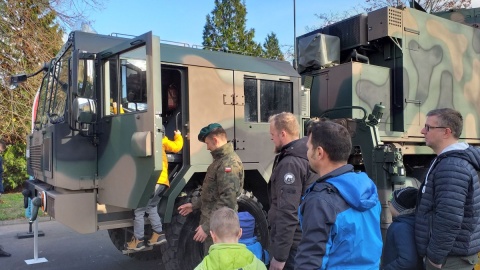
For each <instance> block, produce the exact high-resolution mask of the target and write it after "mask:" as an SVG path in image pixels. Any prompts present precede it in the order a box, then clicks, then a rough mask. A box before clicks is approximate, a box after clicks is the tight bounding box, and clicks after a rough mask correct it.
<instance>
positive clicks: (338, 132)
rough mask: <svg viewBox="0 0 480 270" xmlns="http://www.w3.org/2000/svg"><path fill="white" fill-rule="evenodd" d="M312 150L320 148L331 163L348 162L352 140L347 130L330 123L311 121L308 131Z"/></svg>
mask: <svg viewBox="0 0 480 270" xmlns="http://www.w3.org/2000/svg"><path fill="white" fill-rule="evenodd" d="M308 136H309V137H310V143H311V144H312V146H313V148H317V147H319V146H320V147H322V148H323V149H324V150H325V152H327V154H328V157H329V158H330V160H331V161H333V162H343V161H345V162H346V161H348V158H349V157H350V153H351V151H352V138H351V137H350V133H349V132H348V130H347V128H345V127H344V126H342V125H340V124H337V123H334V122H332V121H329V120H327V121H325V120H323V121H313V122H312V123H310V126H309V129H308Z"/></svg>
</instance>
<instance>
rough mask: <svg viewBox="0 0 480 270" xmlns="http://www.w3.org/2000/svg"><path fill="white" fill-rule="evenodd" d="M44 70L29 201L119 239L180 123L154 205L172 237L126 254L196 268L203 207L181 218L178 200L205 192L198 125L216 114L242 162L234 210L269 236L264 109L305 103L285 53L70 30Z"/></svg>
mask: <svg viewBox="0 0 480 270" xmlns="http://www.w3.org/2000/svg"><path fill="white" fill-rule="evenodd" d="M43 70H44V71H45V72H44V73H43V74H44V77H43V82H42V85H41V87H40V90H39V92H38V95H37V96H38V97H37V99H36V101H35V104H34V108H35V116H34V119H33V131H32V133H31V134H30V135H28V138H27V144H28V145H27V149H28V154H27V159H28V162H27V163H28V172H29V174H31V175H32V176H33V178H34V180H32V181H27V183H26V184H27V185H26V192H25V194H26V195H27V196H30V197H32V198H34V206H35V205H37V206H39V207H41V208H42V209H44V210H45V211H46V212H47V213H48V214H49V215H50V216H51V217H53V218H55V219H56V220H57V221H59V222H61V223H63V224H65V225H66V226H68V227H70V228H72V229H74V230H75V231H77V232H79V233H93V232H96V231H98V230H108V232H109V235H110V238H111V240H112V242H113V243H114V245H115V246H116V247H117V248H118V249H119V250H123V249H124V243H125V242H127V241H130V239H131V236H132V233H133V227H132V226H133V210H132V209H135V208H137V207H139V206H144V205H145V204H146V202H147V200H148V199H149V197H150V196H151V194H152V192H153V190H154V186H155V184H156V182H157V179H158V177H159V175H160V172H161V170H162V169H163V168H162V143H161V141H162V138H163V136H168V137H169V138H171V139H172V138H173V131H174V130H176V129H179V130H180V131H181V132H182V134H183V136H184V141H185V143H184V147H183V149H182V151H181V152H180V153H178V154H171V153H169V154H168V155H167V157H168V159H169V165H168V166H169V174H170V176H169V177H170V183H171V184H170V188H169V189H168V190H167V191H166V192H165V193H164V194H163V195H162V196H163V199H162V200H161V203H160V205H159V212H160V213H161V217H162V221H163V223H164V230H165V231H166V236H167V240H168V246H167V247H166V248H165V252H161V250H160V249H161V247H158V246H155V248H153V249H152V247H149V248H147V249H146V251H142V252H137V253H133V252H132V253H128V255H130V256H133V257H136V258H139V259H150V258H156V257H160V256H162V255H163V259H164V260H165V264H166V265H167V268H168V269H190V268H193V266H195V265H196V264H198V262H199V261H200V260H201V258H202V256H203V248H202V246H201V245H202V244H199V243H197V242H195V241H193V235H194V230H195V228H196V227H197V226H198V222H199V215H198V213H193V214H190V215H189V216H187V218H185V217H182V216H180V215H179V214H178V211H176V209H177V207H178V205H180V204H183V203H186V202H188V201H189V200H190V201H191V200H195V199H198V194H199V189H198V187H199V186H200V185H201V183H202V181H203V178H204V176H205V172H206V170H207V167H208V165H209V164H210V163H211V162H212V156H211V154H210V153H209V151H207V149H206V147H205V145H204V144H203V143H201V142H199V141H198V139H197V134H198V132H199V131H200V129H201V128H202V127H204V126H206V125H208V124H209V123H213V122H217V123H220V124H221V125H222V126H223V127H224V129H225V130H226V132H227V136H228V138H229V140H230V141H231V142H232V143H233V145H234V149H235V151H236V152H237V153H238V155H239V156H240V158H241V159H242V161H243V164H244V168H245V182H244V190H245V193H244V194H243V195H242V196H240V197H239V198H238V204H239V211H248V212H250V213H251V214H252V215H253V216H254V217H255V219H256V229H255V233H256V236H257V238H258V240H259V241H260V242H261V243H262V245H263V246H264V247H266V246H267V245H268V225H267V221H266V215H265V210H267V209H268V199H267V194H266V190H267V188H266V187H267V180H268V178H269V174H270V171H271V166H272V163H273V158H274V149H273V145H272V144H271V141H270V134H269V123H268V118H269V116H271V115H273V114H275V113H279V112H282V111H294V112H296V111H299V109H300V96H299V93H300V76H299V75H298V73H297V72H296V71H295V70H294V69H293V67H292V66H291V64H290V63H288V62H284V61H276V60H268V59H261V58H255V57H251V56H246V55H238V54H229V53H221V52H215V51H209V50H200V49H195V48H190V47H186V46H177V45H172V44H164V43H161V42H160V39H159V37H156V36H153V35H152V33H146V34H144V35H141V36H138V37H134V38H125V37H120V36H105V35H99V34H92V33H85V32H80V31H75V32H72V33H71V34H70V35H69V37H68V41H67V42H66V43H65V45H64V46H63V47H62V49H61V50H60V52H59V53H58V54H57V56H56V57H55V58H54V59H52V60H51V62H50V63H48V64H46V65H45V66H44V68H43ZM28 76H30V75H25V74H23V75H20V76H14V77H12V83H13V84H18V83H20V82H22V81H24V80H25V79H27V77H28ZM262 205H263V206H265V207H262ZM147 227H148V228H147V230H146V231H147V234H148V232H149V231H150V232H151V229H150V226H149V225H147Z"/></svg>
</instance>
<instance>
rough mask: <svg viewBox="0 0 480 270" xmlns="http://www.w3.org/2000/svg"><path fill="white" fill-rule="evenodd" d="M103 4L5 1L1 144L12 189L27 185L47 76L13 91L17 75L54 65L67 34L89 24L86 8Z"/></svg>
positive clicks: (0, 47) (1, 10) (0, 42)
mask: <svg viewBox="0 0 480 270" xmlns="http://www.w3.org/2000/svg"><path fill="white" fill-rule="evenodd" d="M96 3H97V0H0V14H2V15H1V16H0V123H1V125H0V139H2V140H4V141H5V142H6V143H7V144H9V146H8V147H7V151H6V152H5V153H4V165H5V168H4V170H5V172H4V180H5V182H6V188H9V189H12V188H15V187H16V186H17V185H21V182H19V181H23V180H25V179H26V163H25V162H26V161H25V148H26V147H25V145H26V135H27V134H28V133H30V131H31V130H30V129H31V113H32V104H33V99H34V97H35V93H36V92H37V89H38V88H39V87H40V84H41V81H42V76H41V75H39V76H35V77H31V78H29V79H28V80H27V81H26V82H25V83H23V84H21V85H19V87H18V88H17V89H15V90H10V86H9V84H10V81H9V78H10V76H11V75H13V74H17V73H23V72H24V73H26V74H32V73H34V72H35V71H37V70H39V69H40V68H41V67H42V65H43V64H44V63H48V62H49V61H50V59H52V58H53V57H54V56H55V55H56V53H57V52H58V51H59V49H60V48H61V46H62V43H63V41H62V37H63V35H64V32H65V29H66V28H68V27H71V26H73V25H74V23H75V21H77V20H79V19H82V18H84V14H86V13H85V12H84V10H85V9H84V8H83V7H82V5H84V6H85V7H86V8H92V7H93V6H94V5H95V4H96Z"/></svg>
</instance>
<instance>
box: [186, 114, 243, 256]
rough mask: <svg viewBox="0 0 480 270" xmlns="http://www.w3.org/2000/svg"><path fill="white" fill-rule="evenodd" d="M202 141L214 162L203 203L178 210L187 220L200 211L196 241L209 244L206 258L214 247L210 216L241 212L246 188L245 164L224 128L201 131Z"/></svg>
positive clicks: (205, 185)
mask: <svg viewBox="0 0 480 270" xmlns="http://www.w3.org/2000/svg"><path fill="white" fill-rule="evenodd" d="M198 140H199V141H201V142H204V143H205V144H206V145H207V149H208V150H209V151H210V152H211V154H212V157H213V162H212V164H210V166H208V169H207V173H206V175H205V179H204V181H203V185H202V194H201V197H200V200H197V201H196V202H194V203H193V204H192V203H186V204H183V205H181V206H180V207H178V212H179V213H180V214H181V215H183V216H186V215H188V214H190V213H191V212H192V211H193V210H195V209H200V212H201V217H200V225H199V226H198V228H197V229H196V230H195V231H196V233H195V235H194V237H193V240H195V241H198V242H202V243H203V242H205V245H204V247H205V254H206V253H207V252H208V249H209V248H210V246H211V245H212V244H213V240H212V238H211V237H210V236H209V235H207V234H208V233H209V232H210V216H211V214H212V212H213V211H215V210H217V209H219V208H221V207H223V206H226V207H229V208H231V209H234V210H235V211H237V210H238V205H237V197H238V196H240V194H241V191H242V188H243V179H244V171H243V164H242V161H241V160H240V158H239V157H238V155H237V154H236V153H235V152H234V151H233V145H232V144H231V143H228V141H227V133H226V132H225V130H224V129H223V128H222V126H221V125H220V124H217V123H212V124H210V125H208V126H206V127H204V128H202V129H201V130H200V133H199V134H198Z"/></svg>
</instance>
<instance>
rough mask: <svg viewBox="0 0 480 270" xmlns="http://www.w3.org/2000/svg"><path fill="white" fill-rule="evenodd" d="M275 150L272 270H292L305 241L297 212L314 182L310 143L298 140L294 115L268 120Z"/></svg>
mask: <svg viewBox="0 0 480 270" xmlns="http://www.w3.org/2000/svg"><path fill="white" fill-rule="evenodd" d="M269 122H270V135H271V139H272V141H273V144H274V147H275V149H274V150H275V153H277V156H276V157H275V162H274V164H273V172H272V175H271V177H270V181H269V182H268V197H269V201H270V210H269V211H268V220H269V222H270V227H271V231H270V257H271V258H272V259H271V261H270V270H272V269H293V268H294V259H295V254H296V252H297V247H298V244H299V242H300V239H301V237H302V232H301V230H300V225H299V223H298V215H297V210H298V206H299V205H300V201H301V198H302V195H303V193H304V192H305V190H306V189H307V187H308V186H309V185H310V184H311V183H312V182H313V180H314V179H315V177H314V175H315V174H314V173H312V172H310V170H309V167H308V158H307V145H306V142H307V139H308V137H304V138H302V139H299V124H298V121H297V119H296V117H295V115H293V114H292V113H289V112H283V113H279V114H276V115H273V116H271V117H270V119H269Z"/></svg>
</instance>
